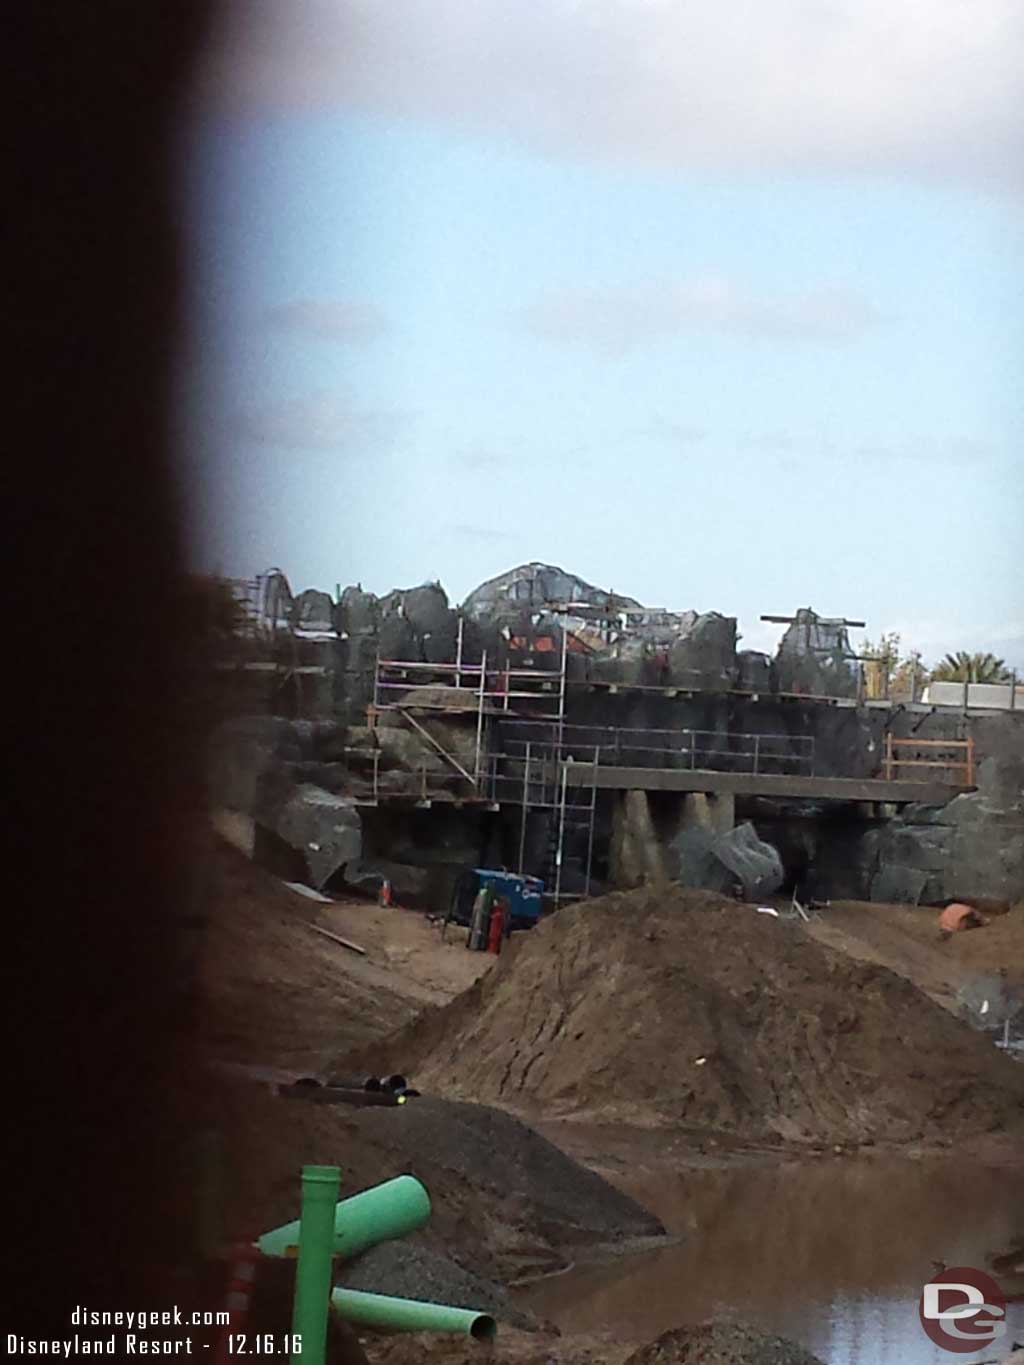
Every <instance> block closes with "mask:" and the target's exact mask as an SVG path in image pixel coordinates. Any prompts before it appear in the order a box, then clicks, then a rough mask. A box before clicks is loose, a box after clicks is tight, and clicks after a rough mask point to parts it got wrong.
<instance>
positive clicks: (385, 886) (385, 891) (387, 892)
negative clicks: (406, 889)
mask: <svg viewBox="0 0 1024 1365" xmlns="http://www.w3.org/2000/svg"><path fill="white" fill-rule="evenodd" d="M377 903H378V904H379V905H390V904H391V883H390V882H389V881H388V879H387V877H385V878H384V880H383V881H382V882H381V884H380V895H379V896H378V897H377Z"/></svg>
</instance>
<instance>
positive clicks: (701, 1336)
mask: <svg viewBox="0 0 1024 1365" xmlns="http://www.w3.org/2000/svg"><path fill="white" fill-rule="evenodd" d="M625 1365H825V1363H824V1362H823V1361H822V1359H821V1357H820V1356H815V1355H811V1353H810V1351H805V1350H804V1348H803V1347H802V1346H797V1345H796V1343H795V1342H792V1341H787V1340H786V1339H785V1338H784V1337H774V1336H770V1335H768V1334H766V1333H764V1332H759V1331H758V1330H757V1328H755V1327H750V1326H748V1325H747V1324H746V1323H742V1322H728V1323H727V1322H704V1323H700V1324H699V1325H698V1326H696V1327H677V1328H676V1329H675V1330H674V1331H672V1332H665V1333H664V1334H663V1335H662V1336H660V1337H658V1339H657V1341H652V1342H651V1343H650V1345H648V1346H641V1348H640V1350H639V1351H634V1352H633V1354H632V1355H631V1356H630V1357H629V1358H628V1359H627V1360H626V1362H625Z"/></svg>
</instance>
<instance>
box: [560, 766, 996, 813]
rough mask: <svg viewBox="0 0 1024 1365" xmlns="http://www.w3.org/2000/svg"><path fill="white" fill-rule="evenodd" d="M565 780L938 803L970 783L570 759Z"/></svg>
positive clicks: (603, 786)
mask: <svg viewBox="0 0 1024 1365" xmlns="http://www.w3.org/2000/svg"><path fill="white" fill-rule="evenodd" d="M566 783H567V785H568V786H571V787H597V788H598V790H599V791H648V792H650V791H660V792H714V793H722V794H726V793H728V794H731V795H733V796H774V797H779V798H783V799H788V800H791V801H795V800H799V801H877V802H884V803H887V804H892V805H907V804H909V803H910V802H912V801H921V802H924V803H926V804H935V805H939V804H942V803H944V802H946V801H951V800H952V799H953V797H954V796H957V795H958V794H959V793H960V792H962V791H970V790H971V788H969V787H962V786H956V785H951V784H948V783H944V782H906V781H890V780H887V779H885V778H867V777H810V776H806V775H800V776H796V775H789V774H783V773H726V772H715V771H713V770H711V769H703V770H702V769H700V768H697V769H692V768H685V769H684V768H619V767H613V766H612V765H610V764H599V765H597V766H595V765H594V764H593V763H569V764H567V765H566Z"/></svg>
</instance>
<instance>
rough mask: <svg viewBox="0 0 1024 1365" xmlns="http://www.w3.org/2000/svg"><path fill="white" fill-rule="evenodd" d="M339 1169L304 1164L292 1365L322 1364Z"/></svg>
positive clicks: (324, 1348) (329, 1291)
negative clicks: (295, 1341) (296, 1340)
mask: <svg viewBox="0 0 1024 1365" xmlns="http://www.w3.org/2000/svg"><path fill="white" fill-rule="evenodd" d="M340 1182H341V1172H340V1171H339V1170H338V1168H337V1166H303V1168H302V1217H301V1218H300V1219H299V1263H298V1265H297V1266H296V1269H295V1307H294V1309H293V1311H292V1333H293V1335H294V1336H295V1337H297V1338H298V1342H297V1346H298V1349H297V1350H295V1351H293V1352H292V1358H291V1360H292V1365H324V1356H325V1353H326V1349H327V1309H328V1304H329V1302H330V1293H331V1259H332V1254H333V1250H334V1247H333V1243H334V1206H335V1205H336V1204H337V1202H338V1185H339V1184H340Z"/></svg>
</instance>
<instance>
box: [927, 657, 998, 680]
mask: <svg viewBox="0 0 1024 1365" xmlns="http://www.w3.org/2000/svg"><path fill="white" fill-rule="evenodd" d="M932 679H933V681H935V682H959V683H1008V682H1009V681H1010V670H1009V669H1008V668H1007V667H1006V664H1005V662H1004V661H1003V660H1002V659H997V658H996V656H995V655H994V654H969V653H968V652H967V651H966V650H963V649H959V650H957V651H956V653H955V654H947V655H946V657H945V658H944V659H943V660H942V662H941V663H938V664H936V665H935V667H934V668H933V669H932Z"/></svg>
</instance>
